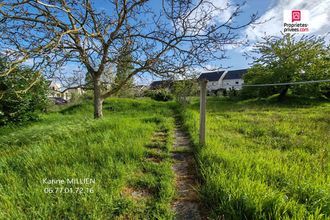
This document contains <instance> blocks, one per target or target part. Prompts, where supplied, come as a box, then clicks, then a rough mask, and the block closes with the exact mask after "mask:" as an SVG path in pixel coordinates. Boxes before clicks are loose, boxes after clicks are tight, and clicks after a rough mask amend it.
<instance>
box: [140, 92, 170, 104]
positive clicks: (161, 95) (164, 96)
mask: <svg viewBox="0 0 330 220" xmlns="http://www.w3.org/2000/svg"><path fill="white" fill-rule="evenodd" d="M146 96H147V97H150V98H152V99H154V100H156V101H163V102H167V101H170V100H173V95H172V94H171V93H170V92H169V91H167V90H166V89H157V90H148V91H147V92H146Z"/></svg>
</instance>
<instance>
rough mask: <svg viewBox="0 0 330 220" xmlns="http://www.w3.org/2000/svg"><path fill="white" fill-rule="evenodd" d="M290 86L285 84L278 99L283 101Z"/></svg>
mask: <svg viewBox="0 0 330 220" xmlns="http://www.w3.org/2000/svg"><path fill="white" fill-rule="evenodd" d="M289 87H290V86H289V85H287V86H285V88H284V89H282V90H281V92H280V95H279V96H278V100H279V101H283V99H284V98H285V95H286V93H287V92H288V90H289Z"/></svg>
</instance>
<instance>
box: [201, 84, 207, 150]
mask: <svg viewBox="0 0 330 220" xmlns="http://www.w3.org/2000/svg"><path fill="white" fill-rule="evenodd" d="M206 85H207V80H206V79H201V80H200V100H199V114H200V119H199V144H201V145H205V122H206Z"/></svg>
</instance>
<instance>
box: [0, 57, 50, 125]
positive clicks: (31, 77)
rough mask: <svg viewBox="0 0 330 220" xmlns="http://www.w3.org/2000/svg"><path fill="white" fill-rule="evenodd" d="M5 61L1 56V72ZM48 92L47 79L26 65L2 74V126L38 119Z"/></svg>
mask: <svg viewBox="0 0 330 220" xmlns="http://www.w3.org/2000/svg"><path fill="white" fill-rule="evenodd" d="M5 62H6V61H5V60H4V59H2V58H0V72H1V71H2V69H3V68H4V65H5ZM47 92H48V87H47V82H46V80H45V79H44V78H43V77H42V76H40V74H38V73H37V72H33V71H31V70H30V69H28V68H26V67H16V68H15V69H14V70H13V71H12V73H11V74H8V75H4V76H0V126H1V125H6V124H8V123H22V122H26V121H30V120H35V119H37V114H36V112H37V111H41V110H43V109H44V108H45V107H46V104H47Z"/></svg>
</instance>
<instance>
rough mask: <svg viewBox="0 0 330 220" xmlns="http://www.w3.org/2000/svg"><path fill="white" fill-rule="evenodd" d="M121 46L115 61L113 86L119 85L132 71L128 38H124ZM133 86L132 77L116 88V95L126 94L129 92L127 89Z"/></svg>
mask: <svg viewBox="0 0 330 220" xmlns="http://www.w3.org/2000/svg"><path fill="white" fill-rule="evenodd" d="M125 41H126V42H124V43H123V46H122V48H121V49H120V53H119V56H118V58H117V59H118V61H117V73H116V77H115V82H114V85H113V86H114V87H118V86H119V85H121V84H122V83H123V82H124V81H125V80H126V78H127V77H128V76H129V75H130V74H131V73H132V72H133V70H134V66H133V57H132V54H131V51H132V48H131V43H130V41H129V40H125ZM132 87H133V78H130V79H129V80H127V81H126V83H124V85H123V86H122V87H121V88H120V89H119V90H118V93H117V95H118V96H127V95H128V94H129V93H130V92H129V90H130V89H131V88H132Z"/></svg>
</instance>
